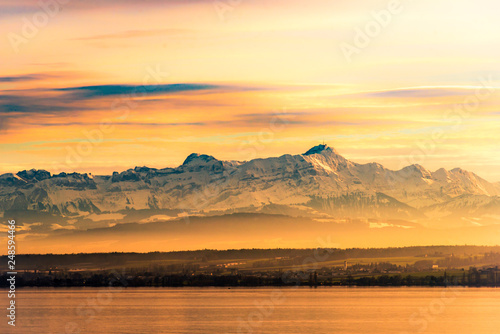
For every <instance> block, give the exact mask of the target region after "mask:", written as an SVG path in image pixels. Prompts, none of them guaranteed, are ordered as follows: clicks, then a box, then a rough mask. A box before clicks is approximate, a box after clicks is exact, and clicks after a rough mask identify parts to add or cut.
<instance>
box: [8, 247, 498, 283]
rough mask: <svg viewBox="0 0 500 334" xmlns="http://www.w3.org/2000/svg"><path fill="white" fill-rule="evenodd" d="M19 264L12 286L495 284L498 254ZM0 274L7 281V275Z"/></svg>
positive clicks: (323, 254) (190, 256)
mask: <svg viewBox="0 0 500 334" xmlns="http://www.w3.org/2000/svg"><path fill="white" fill-rule="evenodd" d="M17 261H18V266H17V268H18V269H17V271H18V277H17V286H18V287H105V286H125V287H188V286H197V287H199V286H223V287H225V286H227V287H237V286H297V285H301V286H449V285H462V286H490V287H496V286H498V285H499V284H500V277H499V270H498V266H499V265H500V247H479V246H429V247H404V248H384V249H329V248H317V249H242V250H225V251H218V250H200V251H185V252H167V253H160V252H153V253H144V254H141V253H96V254H66V255H54V254H47V255H18V256H17ZM1 274H2V277H3V278H7V277H6V276H7V271H3V272H1ZM1 282H2V284H3V285H2V287H6V285H5V284H4V283H3V282H6V280H5V279H2V280H1Z"/></svg>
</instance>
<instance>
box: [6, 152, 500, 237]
mask: <svg viewBox="0 0 500 334" xmlns="http://www.w3.org/2000/svg"><path fill="white" fill-rule="evenodd" d="M0 212H1V213H2V214H3V215H4V217H5V216H16V217H20V218H21V219H22V220H23V222H24V223H25V224H26V226H27V228H29V229H30V230H32V231H36V230H37V229H38V230H39V231H46V230H67V229H77V230H78V229H87V228H93V227H103V226H104V227H106V226H113V225H115V224H117V223H123V222H140V223H148V222H155V221H163V220H171V219H180V218H182V217H190V216H213V215H226V214H233V213H261V214H280V215H285V216H293V217H310V218H315V219H332V220H336V221H343V220H346V219H366V220H376V221H384V222H385V221H389V220H390V221H395V220H397V221H405V222H407V223H418V224H423V225H424V226H431V227H439V228H442V227H459V226H475V225H489V224H496V223H500V184H499V183H491V182H488V181H486V180H484V179H482V178H481V177H479V176H478V175H476V174H474V173H472V172H469V171H465V170H462V169H460V168H455V169H452V170H445V169H444V168H441V169H438V170H436V171H434V172H432V171H429V170H427V169H425V168H424V167H422V166H420V165H411V166H408V167H405V168H403V169H400V170H390V169H387V168H385V167H384V166H382V165H381V164H378V163H375V162H374V163H367V164H359V163H356V162H353V161H350V160H348V159H346V158H344V157H343V156H342V155H340V154H339V153H338V152H337V151H336V150H335V149H333V148H331V147H329V146H328V145H325V144H322V145H317V146H315V147H313V148H311V149H310V150H308V151H307V152H305V153H304V154H298V155H289V154H286V155H283V156H280V157H272V158H266V159H254V160H250V161H244V162H241V161H221V160H218V159H216V158H215V157H213V156H210V155H205V154H197V153H193V154H191V155H189V156H188V157H187V158H186V160H185V161H184V163H183V164H182V165H180V166H178V167H176V168H163V169H156V168H149V167H135V168H133V169H129V170H126V171H123V172H114V173H113V174H112V175H92V174H90V173H60V174H54V175H53V174H51V173H49V172H48V171H45V170H35V169H32V170H24V171H20V172H18V173H16V174H13V173H8V174H3V175H1V176H0Z"/></svg>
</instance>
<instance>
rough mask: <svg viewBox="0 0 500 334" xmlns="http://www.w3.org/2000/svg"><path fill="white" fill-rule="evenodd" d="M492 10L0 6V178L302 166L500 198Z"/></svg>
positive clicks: (250, 3) (367, 5)
mask: <svg viewBox="0 0 500 334" xmlns="http://www.w3.org/2000/svg"><path fill="white" fill-rule="evenodd" d="M499 7H500V4H499V3H498V2H495V1H493V0H482V1H474V2H472V1H465V0H453V1H451V0H433V1H429V0H422V1H411V0H406V1H397V0H393V1H379V0H372V1H358V0H349V1H344V0H338V1H332V0H330V1H324V0H311V1H298V0H287V1H285V0H276V1H268V0H266V1H264V0H220V1H219V0H217V1H212V0H208V1H205V0H203V1H202V0H182V1H181V0H171V1H159V0H145V1H141V2H139V1H129V0H121V1H118V0H107V1H96V0H92V1H91V0H87V1H82V0H59V1H57V0H42V1H41V2H40V3H38V2H37V1H27V0H4V1H2V2H1V3H0V31H1V34H2V35H3V38H1V39H0V59H1V60H2V61H1V62H0V143H1V145H0V154H1V156H2V157H3V159H1V162H0V173H10V172H13V173H15V172H17V171H20V170H25V169H32V168H36V169H46V170H48V171H50V172H52V173H59V172H63V171H64V172H72V171H77V172H90V173H93V174H110V173H112V172H113V171H123V170H126V169H128V168H133V167H135V166H143V165H146V166H149V167H156V168H163V167H174V166H178V165H180V164H181V163H182V162H183V161H184V159H185V158H186V157H187V156H188V155H189V154H190V153H193V152H198V153H205V154H210V155H213V156H215V157H216V158H218V159H221V160H241V161H243V160H250V159H253V158H259V157H269V156H280V155H283V154H301V153H304V152H305V151H307V150H308V149H309V148H310V147H312V146H314V145H317V144H319V143H322V142H323V141H325V142H326V143H327V144H329V145H330V146H332V147H335V148H336V150H337V151H338V152H339V153H340V154H342V155H343V156H345V157H346V158H348V159H350V160H353V161H356V162H361V163H364V162H372V161H376V162H378V163H381V164H383V165H384V166H386V167H388V168H391V169H400V168H402V167H403V166H407V165H410V164H414V163H417V164H420V165H423V166H424V167H426V168H428V169H430V170H436V169H438V168H440V167H445V168H447V169H452V168H455V167H461V168H464V169H467V170H471V171H473V172H475V173H476V174H478V175H480V176H481V177H483V178H486V179H487V180H489V181H495V182H496V181H500V168H498V167H499V166H500V154H499V153H500V152H499V145H498V142H500V131H499V128H500V108H499V106H500V95H499V94H498V92H499V91H498V89H499V88H500V67H499V66H498V63H499V61H498V59H500V43H498V36H499V35H500V21H499V20H498V18H497V13H498V9H500V8H499Z"/></svg>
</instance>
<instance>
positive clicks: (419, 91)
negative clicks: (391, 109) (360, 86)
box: [353, 86, 477, 98]
mask: <svg viewBox="0 0 500 334" xmlns="http://www.w3.org/2000/svg"><path fill="white" fill-rule="evenodd" d="M476 88H477V87H468V86H466V87H460V86H456V87H411V88H399V89H391V90H383V91H374V92H373V91H372V92H363V93H357V94H353V95H357V96H360V97H366V98H370V97H384V98H385V97H394V98H400V97H409V98H411V97H415V98H428V97H447V96H461V95H468V94H470V91H471V90H474V89H476Z"/></svg>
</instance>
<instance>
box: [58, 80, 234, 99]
mask: <svg viewBox="0 0 500 334" xmlns="http://www.w3.org/2000/svg"><path fill="white" fill-rule="evenodd" d="M223 88H229V87H227V86H221V85H213V84H193V83H179V84H168V85H141V86H136V85H97V86H81V87H68V88H59V89H56V90H58V91H67V92H72V93H74V96H75V97H79V98H86V99H91V98H99V97H106V96H117V95H131V94H135V95H141V96H144V95H158V94H169V93H185V92H193V91H205V90H215V89H223Z"/></svg>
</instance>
